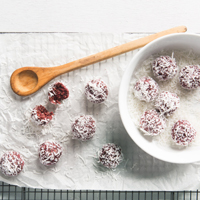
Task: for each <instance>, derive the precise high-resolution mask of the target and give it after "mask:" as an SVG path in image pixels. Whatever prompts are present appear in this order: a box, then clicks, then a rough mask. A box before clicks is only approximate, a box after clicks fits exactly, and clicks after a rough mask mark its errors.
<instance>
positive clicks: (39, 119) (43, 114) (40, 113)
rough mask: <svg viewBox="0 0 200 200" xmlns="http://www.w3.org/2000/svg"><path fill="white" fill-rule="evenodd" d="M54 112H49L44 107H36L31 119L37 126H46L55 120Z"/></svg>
mask: <svg viewBox="0 0 200 200" xmlns="http://www.w3.org/2000/svg"><path fill="white" fill-rule="evenodd" d="M53 116H54V114H53V112H49V111H48V110H47V109H46V108H45V107H44V106H42V105H39V106H36V107H35V108H34V109H33V110H32V112H31V119H32V121H33V122H34V123H36V124H37V125H41V126H44V125H46V124H48V123H49V122H50V121H51V120H52V119H53Z"/></svg>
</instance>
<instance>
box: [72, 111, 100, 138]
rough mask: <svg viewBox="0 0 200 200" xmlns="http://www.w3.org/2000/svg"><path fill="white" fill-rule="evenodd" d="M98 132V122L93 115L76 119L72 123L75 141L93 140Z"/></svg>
mask: <svg viewBox="0 0 200 200" xmlns="http://www.w3.org/2000/svg"><path fill="white" fill-rule="evenodd" d="M95 131H96V121H95V119H94V118H93V117H92V116H91V115H81V116H80V117H76V118H75V120H74V122H73V123H72V134H73V138H74V139H79V140H82V141H85V140H89V139H91V138H92V137H93V136H94V134H95Z"/></svg>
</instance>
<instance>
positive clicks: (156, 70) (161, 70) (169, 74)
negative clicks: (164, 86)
mask: <svg viewBox="0 0 200 200" xmlns="http://www.w3.org/2000/svg"><path fill="white" fill-rule="evenodd" d="M152 70H153V74H154V76H155V77H156V78H158V80H160V81H166V80H169V79H171V78H173V77H174V76H175V75H176V74H177V71H178V67H177V65H176V61H175V59H174V58H171V57H170V56H160V57H158V58H156V59H155V60H154V62H153V63H152Z"/></svg>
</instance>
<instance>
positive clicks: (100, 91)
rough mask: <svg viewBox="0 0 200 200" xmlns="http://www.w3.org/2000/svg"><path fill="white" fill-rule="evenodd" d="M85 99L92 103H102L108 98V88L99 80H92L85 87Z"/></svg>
mask: <svg viewBox="0 0 200 200" xmlns="http://www.w3.org/2000/svg"><path fill="white" fill-rule="evenodd" d="M85 95H86V98H87V99H88V100H89V101H90V102H92V103H102V102H104V101H105V100H106V99H107V97H108V87H107V85H106V83H105V82H104V81H103V80H101V79H94V80H91V81H89V82H88V83H87V85H86V86H85Z"/></svg>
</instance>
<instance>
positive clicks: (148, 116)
mask: <svg viewBox="0 0 200 200" xmlns="http://www.w3.org/2000/svg"><path fill="white" fill-rule="evenodd" d="M165 126H166V123H165V119H164V118H162V117H161V116H160V115H159V114H158V113H157V112H156V111H155V110H148V111H146V112H145V113H144V114H143V115H142V117H141V119H140V129H141V131H143V132H144V133H145V135H151V136H155V135H159V134H160V133H162V132H163V131H164V129H165Z"/></svg>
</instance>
